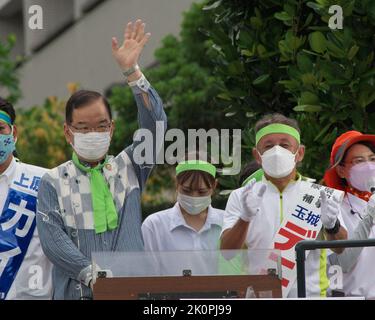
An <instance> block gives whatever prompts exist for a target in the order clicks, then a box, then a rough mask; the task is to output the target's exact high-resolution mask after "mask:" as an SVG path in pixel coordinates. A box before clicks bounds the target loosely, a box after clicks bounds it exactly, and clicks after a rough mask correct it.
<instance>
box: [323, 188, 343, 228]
mask: <svg viewBox="0 0 375 320" xmlns="http://www.w3.org/2000/svg"><path fill="white" fill-rule="evenodd" d="M320 199H321V200H320V201H321V202H320V203H321V207H320V212H321V220H322V224H323V227H324V228H326V229H328V230H329V229H333V228H334V226H335V224H336V221H337V219H338V215H339V213H340V203H339V200H338V199H337V198H336V197H335V196H332V197H331V198H330V199H328V197H327V195H326V193H325V192H324V191H323V190H320Z"/></svg>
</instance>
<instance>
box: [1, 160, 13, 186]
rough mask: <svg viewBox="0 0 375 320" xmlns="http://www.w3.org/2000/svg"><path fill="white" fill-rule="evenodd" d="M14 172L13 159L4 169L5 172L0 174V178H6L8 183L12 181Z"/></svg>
mask: <svg viewBox="0 0 375 320" xmlns="http://www.w3.org/2000/svg"><path fill="white" fill-rule="evenodd" d="M15 170H16V159H15V158H14V157H13V159H12V161H11V162H10V164H9V166H8V168H6V170H5V171H4V172H3V173H2V174H0V177H6V178H7V180H8V181H12V180H13V176H14V173H15Z"/></svg>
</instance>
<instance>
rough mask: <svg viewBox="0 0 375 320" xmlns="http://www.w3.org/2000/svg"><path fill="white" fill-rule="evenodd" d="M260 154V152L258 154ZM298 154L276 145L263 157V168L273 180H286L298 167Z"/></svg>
mask: <svg viewBox="0 0 375 320" xmlns="http://www.w3.org/2000/svg"><path fill="white" fill-rule="evenodd" d="M258 153H259V152H258ZM296 154H297V152H296V153H294V154H293V153H292V152H290V151H289V150H287V149H285V148H283V147H280V146H279V145H276V146H274V147H272V148H271V149H269V150H267V151H266V152H264V153H263V154H262V155H261V154H260V153H259V155H260V157H261V158H262V168H263V170H264V172H265V173H267V174H268V175H269V176H270V177H272V178H284V177H286V176H287V175H289V174H290V173H291V172H292V171H293V169H294V168H295V166H296Z"/></svg>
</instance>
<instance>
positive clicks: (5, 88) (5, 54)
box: [0, 35, 21, 103]
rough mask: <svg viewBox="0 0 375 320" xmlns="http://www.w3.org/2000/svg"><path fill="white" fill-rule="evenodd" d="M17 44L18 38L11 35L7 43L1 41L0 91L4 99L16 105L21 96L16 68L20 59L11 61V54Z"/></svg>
mask: <svg viewBox="0 0 375 320" xmlns="http://www.w3.org/2000/svg"><path fill="white" fill-rule="evenodd" d="M15 43H16V37H15V36H14V35H9V36H8V38H7V39H6V41H5V42H2V41H0V90H1V94H5V96H4V98H6V99H7V100H9V101H11V102H12V103H15V102H16V101H17V100H18V99H19V98H20V96H21V91H20V89H19V87H18V83H19V80H18V77H17V72H16V68H17V65H18V63H19V62H20V58H17V59H15V60H14V59H11V58H10V54H11V51H12V49H13V47H14V44H15Z"/></svg>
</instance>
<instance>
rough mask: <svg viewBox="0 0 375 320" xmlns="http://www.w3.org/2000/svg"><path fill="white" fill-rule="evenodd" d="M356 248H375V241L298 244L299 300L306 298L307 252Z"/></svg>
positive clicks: (310, 241)
mask: <svg viewBox="0 0 375 320" xmlns="http://www.w3.org/2000/svg"><path fill="white" fill-rule="evenodd" d="M356 247H375V239H367V240H333V241H317V240H303V241H300V242H298V243H297V244H296V246H295V250H296V262H297V291H298V298H305V297H306V279H305V260H306V255H305V251H306V250H316V249H332V248H356Z"/></svg>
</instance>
